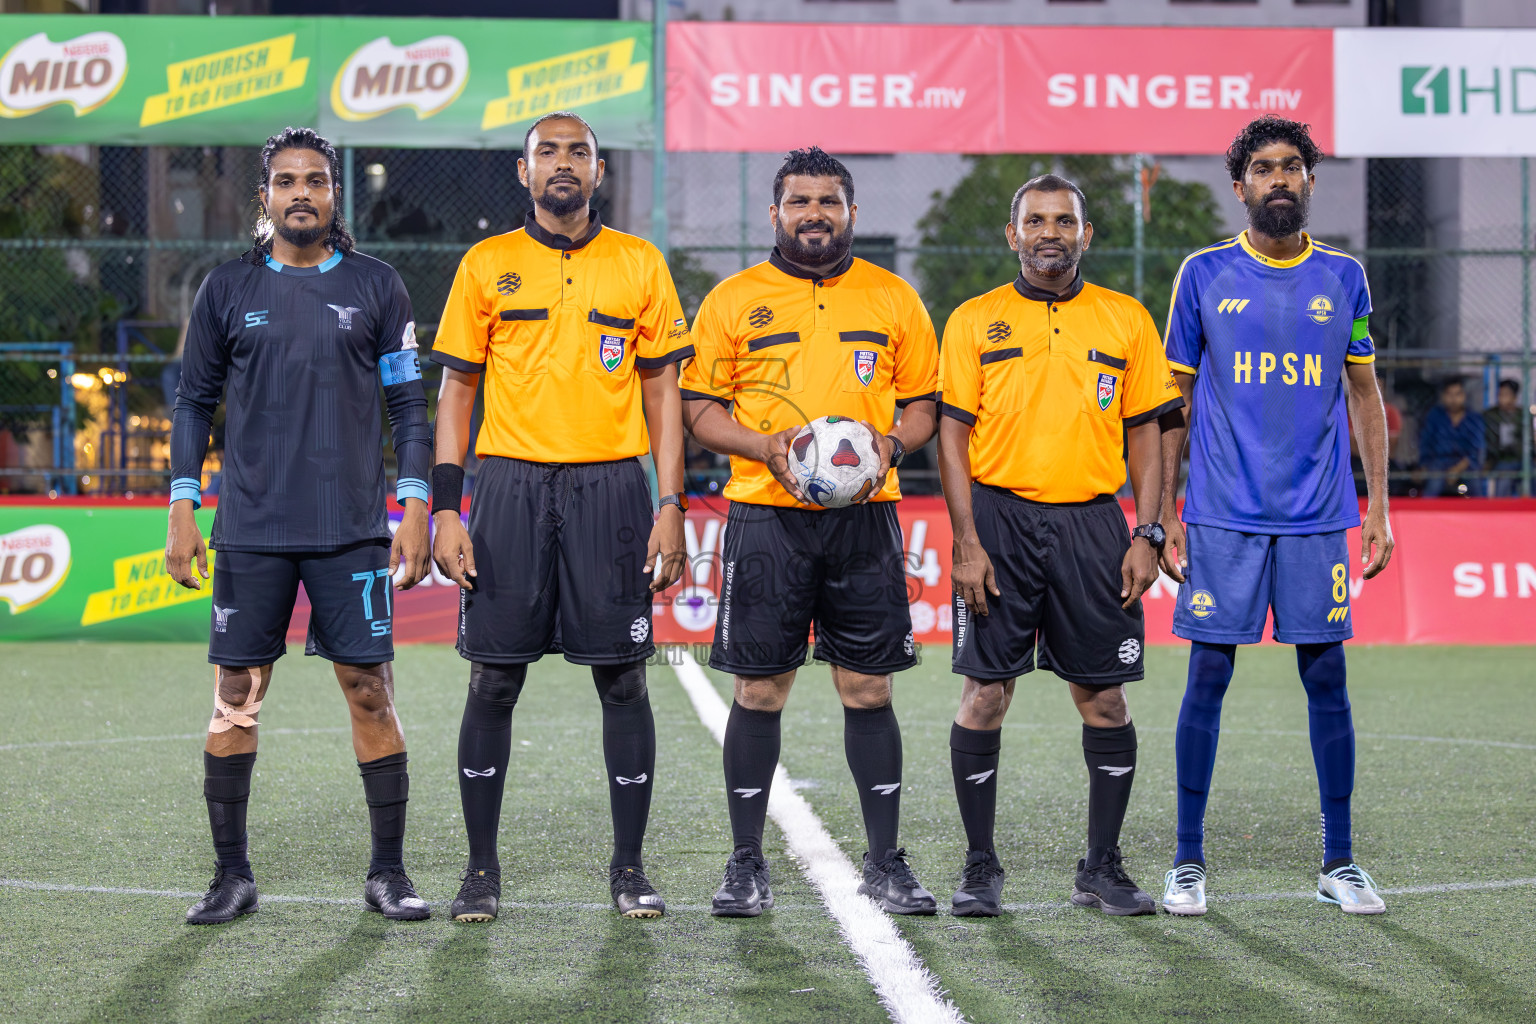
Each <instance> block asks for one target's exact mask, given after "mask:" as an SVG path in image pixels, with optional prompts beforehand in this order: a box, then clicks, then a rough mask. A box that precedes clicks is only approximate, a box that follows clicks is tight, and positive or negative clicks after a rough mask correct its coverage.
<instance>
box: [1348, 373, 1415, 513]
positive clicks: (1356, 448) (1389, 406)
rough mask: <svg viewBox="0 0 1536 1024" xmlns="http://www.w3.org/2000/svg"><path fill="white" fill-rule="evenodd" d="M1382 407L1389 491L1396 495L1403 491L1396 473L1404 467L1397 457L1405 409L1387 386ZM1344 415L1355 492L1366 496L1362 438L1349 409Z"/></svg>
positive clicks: (1383, 394)
mask: <svg viewBox="0 0 1536 1024" xmlns="http://www.w3.org/2000/svg"><path fill="white" fill-rule="evenodd" d="M1382 408H1383V409H1384V410H1385V412H1386V417H1387V493H1388V494H1391V495H1394V496H1395V495H1397V494H1399V493H1402V492H1403V488H1402V482H1401V481H1400V480H1399V479H1398V477H1397V476H1396V475H1395V474H1398V473H1400V472H1401V471H1402V469H1403V465H1402V462H1401V460H1400V459H1398V457H1397V439H1398V438H1399V437H1401V436H1402V434H1403V411H1402V410H1401V409H1400V408H1398V399H1397V396H1395V395H1392V394H1390V393H1389V392H1388V391H1387V390H1386V389H1385V388H1384V389H1383V393H1382ZM1344 415H1345V417H1346V422H1347V423H1348V424H1349V469H1350V472H1351V473H1352V474H1354V478H1355V493H1357V494H1358V495H1360V497H1362V498H1363V497H1365V463H1364V462H1362V461H1361V460H1360V438H1359V437H1357V436H1356V435H1355V422H1354V419H1353V418H1351V417H1350V416H1349V410H1348V409H1346V410H1345V411H1344ZM1394 488H1397V489H1394Z"/></svg>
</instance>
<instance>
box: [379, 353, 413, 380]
mask: <svg viewBox="0 0 1536 1024" xmlns="http://www.w3.org/2000/svg"><path fill="white" fill-rule="evenodd" d="M379 380H381V381H383V383H384V386H385V387H389V386H390V385H391V384H406V383H408V382H410V381H413V380H421V360H420V359H417V358H416V350H415V349H401V350H400V351H399V352H391V353H389V354H388V355H385V356H380V357H379Z"/></svg>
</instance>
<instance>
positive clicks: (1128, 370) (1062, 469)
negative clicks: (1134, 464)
mask: <svg viewBox="0 0 1536 1024" xmlns="http://www.w3.org/2000/svg"><path fill="white" fill-rule="evenodd" d="M939 388H940V395H939V402H940V405H939V408H940V410H941V412H942V414H943V415H945V416H949V417H951V418H953V419H956V420H959V421H960V422H961V423H964V424H967V425H968V426H970V427H971V428H972V432H971V444H970V455H971V476H972V477H973V478H974V479H975V480H977V481H979V482H981V483H984V484H991V485H993V486H995V487H1006V488H1007V489H1008V490H1010V491H1013V492H1014V493H1015V494H1017V495H1019V496H1020V497H1021V498H1028V499H1030V500H1031V501H1043V502H1071V501H1088V500H1089V499H1091V498H1094V497H1096V496H1098V495H1100V494H1113V493H1114V492H1115V491H1117V490H1119V489H1120V485H1121V484H1123V483H1125V458H1124V451H1125V445H1124V438H1123V436H1122V433H1123V431H1122V424H1123V425H1124V426H1132V427H1133V426H1137V425H1139V424H1142V423H1146V422H1147V421H1149V420H1153V419H1156V418H1157V417H1158V416H1161V415H1162V414H1163V413H1165V412H1170V411H1172V410H1174V409H1177V408H1179V407H1180V406H1182V405H1183V404H1184V399H1183V398H1182V397H1181V396H1180V395H1179V390H1178V385H1176V384H1175V383H1174V381H1173V373H1172V371H1170V370H1169V368H1168V360H1167V358H1166V357H1165V356H1164V355H1163V346H1162V343H1161V341H1160V340H1159V338H1158V336H1157V327H1156V326H1155V325H1154V324H1153V323H1152V317H1151V316H1150V315H1149V314H1148V313H1147V311H1146V309H1145V308H1144V307H1143V306H1142V305H1141V303H1139V302H1137V301H1136V300H1135V299H1133V298H1131V297H1130V296H1129V295H1122V294H1120V293H1119V292H1112V291H1110V290H1109V289H1108V288H1100V287H1098V286H1097V285H1092V284H1085V283H1083V280H1082V278H1081V277H1079V278H1078V280H1077V282H1076V283H1075V284H1073V286H1072V287H1071V288H1070V289H1069V290H1068V291H1067V293H1066V294H1065V295H1059V296H1058V295H1055V294H1053V293H1051V292H1044V291H1041V290H1039V289H1038V288H1034V287H1032V286H1031V285H1029V284H1028V283H1027V282H1025V281H1024V278H1023V275H1022V274H1021V275H1020V276H1019V277H1018V278H1016V279H1015V280H1014V281H1013V282H1012V283H1010V284H1006V285H1003V286H1002V287H1001V288H994V289H992V290H991V291H989V292H987V293H986V294H984V295H978V296H977V297H976V298H974V299H971V300H970V301H968V302H966V303H965V304H963V305H962V306H960V308H959V309H957V310H955V312H954V313H953V315H951V316H950V318H949V323H948V325H947V326H946V327H945V329H944V349H943V355H942V358H941V361H940V370H939Z"/></svg>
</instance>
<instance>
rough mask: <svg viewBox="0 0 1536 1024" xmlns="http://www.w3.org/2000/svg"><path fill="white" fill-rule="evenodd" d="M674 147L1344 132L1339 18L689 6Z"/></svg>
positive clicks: (1209, 141)
mask: <svg viewBox="0 0 1536 1024" xmlns="http://www.w3.org/2000/svg"><path fill="white" fill-rule="evenodd" d="M667 46H668V50H669V53H670V54H671V58H670V59H669V61H668V68H667V148H668V149H673V150H708V151H716V152H727V151H736V150H782V149H790V148H794V147H798V146H805V145H810V144H816V145H820V146H822V147H823V148H826V149H829V150H834V151H836V152H843V153H891V152H945V153H953V152H963V153H1018V152H1052V153H1130V152H1139V151H1148V152H1156V153H1223V152H1225V151H1226V148H1227V146H1228V145H1229V144H1230V143H1231V141H1232V137H1233V136H1234V135H1235V134H1236V133H1237V131H1238V130H1239V129H1240V128H1241V127H1242V126H1243V125H1244V124H1245V123H1247V122H1248V121H1249V120H1250V119H1252V118H1253V117H1254V116H1256V115H1257V114H1260V113H1266V112H1270V113H1277V114H1284V115H1285V116H1287V117H1291V118H1295V119H1297V120H1301V121H1306V122H1310V123H1311V125H1312V131H1313V137H1314V138H1315V139H1316V140H1317V141H1318V143H1319V145H1321V146H1322V147H1323V148H1324V149H1330V148H1331V147H1332V144H1333V34H1332V32H1330V31H1329V30H1326V29H1200V28H1134V29H1132V28H1100V27H1093V28H1076V27H1074V28H1054V27H1053V28H1037V27H1003V26H991V25H987V26H935V25H841V24H839V25H826V24H822V25H781V24H762V23H753V24H746V23H704V22H679V23H677V24H674V25H671V26H670V27H669V28H668V34H667Z"/></svg>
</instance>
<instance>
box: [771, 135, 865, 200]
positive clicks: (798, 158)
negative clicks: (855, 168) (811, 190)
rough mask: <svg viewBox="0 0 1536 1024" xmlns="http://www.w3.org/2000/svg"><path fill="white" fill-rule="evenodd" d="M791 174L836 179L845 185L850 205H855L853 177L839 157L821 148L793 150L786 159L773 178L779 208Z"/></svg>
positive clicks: (845, 192) (812, 147) (844, 188)
mask: <svg viewBox="0 0 1536 1024" xmlns="http://www.w3.org/2000/svg"><path fill="white" fill-rule="evenodd" d="M791 174H805V175H809V176H811V177H813V178H836V179H838V180H839V181H841V182H842V183H843V193H844V196H845V197H846V198H847V200H848V205H849V206H852V205H853V175H852V174H850V173H849V172H848V168H847V167H846V166H844V165H843V162H842V161H841V160H839V159H838V158H837V157H835V156H832V155H831V154H829V153H827V152H826V151H825V150H823V149H822V148H821V147H820V146H807V147H806V148H805V149H796V150H791V151H790V152H789V153H788V154H786V155H785V157H784V165H783V166H782V167H780V168H779V173H777V174H775V175H774V176H773V205H774V206H778V205H779V203H780V202H781V201H782V200H783V198H784V179H785V178H787V177H789V176H790V175H791Z"/></svg>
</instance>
